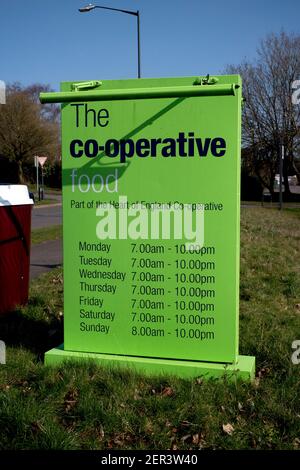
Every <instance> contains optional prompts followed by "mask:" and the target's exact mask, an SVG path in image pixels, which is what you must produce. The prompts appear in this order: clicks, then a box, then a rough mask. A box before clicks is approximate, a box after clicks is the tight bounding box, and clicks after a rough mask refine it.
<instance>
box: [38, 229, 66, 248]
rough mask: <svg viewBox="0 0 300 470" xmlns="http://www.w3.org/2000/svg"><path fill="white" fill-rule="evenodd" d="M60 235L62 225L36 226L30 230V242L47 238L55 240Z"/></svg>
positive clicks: (40, 241) (39, 241) (47, 239)
mask: <svg viewBox="0 0 300 470" xmlns="http://www.w3.org/2000/svg"><path fill="white" fill-rule="evenodd" d="M61 237H62V226H61V225H52V226H51V227H43V228H37V229H34V230H32V231H31V243H32V244H33V245H35V244H37V243H42V242H44V241H49V240H57V239H59V238H61Z"/></svg>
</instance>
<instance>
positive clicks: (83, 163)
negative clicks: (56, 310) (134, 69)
mask: <svg viewBox="0 0 300 470" xmlns="http://www.w3.org/2000/svg"><path fill="white" fill-rule="evenodd" d="M41 99H42V100H43V101H59V102H62V103H63V104H62V162H63V235H64V322H65V330H64V336H65V342H64V349H63V350H62V349H60V350H54V351H50V352H49V353H48V354H47V355H46V358H47V359H46V360H48V362H50V363H51V362H55V361H57V359H58V358H59V359H62V358H64V357H69V356H70V357H74V355H75V356H76V353H78V357H82V356H84V353H88V354H87V356H89V355H90V354H91V353H93V357H96V358H98V359H99V360H100V361H104V362H105V360H107V361H109V362H111V361H113V362H117V363H122V362H124V360H125V363H126V364H129V365H130V364H131V363H132V364H141V365H143V367H145V368H147V367H148V365H151V364H152V366H153V364H156V365H157V366H158V367H157V370H159V367H162V369H161V370H164V368H165V369H166V370H167V369H168V368H169V369H170V370H172V372H174V371H175V372H176V364H177V365H178V364H180V365H181V368H180V370H182V368H184V367H186V368H187V369H189V373H190V374H195V367H196V368H197V367H198V369H199V373H201V367H202V369H205V372H207V368H208V369H210V370H211V373H212V374H215V373H216V374H219V373H220V372H224V369H229V370H233V371H236V370H239V371H240V372H241V374H244V376H247V375H248V376H252V374H253V370H254V358H245V357H244V356H239V355H238V309H239V304H238V297H239V223H240V221H239V206H240V129H241V80H240V77H239V76H220V77H217V78H216V77H214V78H211V79H209V77H207V78H206V79H205V78H198V79H195V78H172V79H143V80H124V81H105V82H99V81H97V82H83V83H73V82H71V83H69V82H67V83H63V84H62V92H61V93H57V94H44V95H42V97H41ZM71 352H72V353H71ZM124 358H125V359H124ZM163 364H165V366H162V365H163ZM212 364H214V365H212ZM152 368H153V367H152ZM150 369H151V366H150ZM216 371H217V372H216Z"/></svg>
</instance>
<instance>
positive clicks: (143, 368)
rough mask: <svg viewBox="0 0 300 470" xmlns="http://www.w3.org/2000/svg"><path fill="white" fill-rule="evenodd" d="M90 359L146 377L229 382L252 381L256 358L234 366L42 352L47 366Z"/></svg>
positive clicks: (245, 358)
mask: <svg viewBox="0 0 300 470" xmlns="http://www.w3.org/2000/svg"><path fill="white" fill-rule="evenodd" d="M77 360H92V361H96V362H97V363H98V364H100V365H103V366H109V367H116V366H117V367H118V366H119V367H128V368H131V369H132V370H135V371H136V372H141V373H144V374H147V375H161V374H168V375H175V376H179V377H182V378H192V377H200V376H205V378H216V377H222V376H224V375H226V376H227V377H228V378H229V379H236V378H240V379H242V380H253V379H254V377H255V357H253V356H237V362H236V363H235V364H221V363H216V362H197V361H180V360H173V359H160V358H147V357H136V356H118V355H113V354H99V353H89V352H78V351H65V350H64V347H63V345H61V346H59V347H58V348H54V349H51V350H50V351H48V352H46V353H45V364H46V365H53V366H55V365H58V364H60V363H62V362H64V361H77Z"/></svg>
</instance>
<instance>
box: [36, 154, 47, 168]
mask: <svg viewBox="0 0 300 470" xmlns="http://www.w3.org/2000/svg"><path fill="white" fill-rule="evenodd" d="M37 160H38V162H39V164H40V165H41V167H42V168H43V166H44V165H45V163H46V161H47V157H37Z"/></svg>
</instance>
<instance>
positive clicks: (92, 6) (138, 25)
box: [79, 3, 141, 78]
mask: <svg viewBox="0 0 300 470" xmlns="http://www.w3.org/2000/svg"><path fill="white" fill-rule="evenodd" d="M96 8H101V9H102V10H112V11H120V12H121V13H126V14H127V15H133V16H136V19H137V49H138V78H141V43H140V12H139V10H137V11H132V10H121V9H120V8H111V7H102V6H100V5H93V4H92V3H89V5H87V6H85V7H82V8H79V11H80V13H87V12H88V11H91V10H95V9H96Z"/></svg>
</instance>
